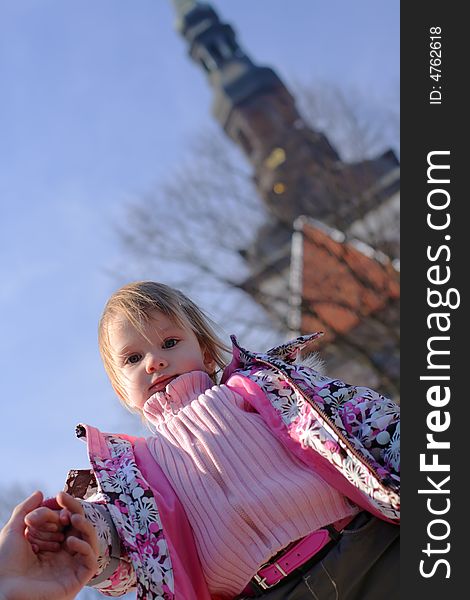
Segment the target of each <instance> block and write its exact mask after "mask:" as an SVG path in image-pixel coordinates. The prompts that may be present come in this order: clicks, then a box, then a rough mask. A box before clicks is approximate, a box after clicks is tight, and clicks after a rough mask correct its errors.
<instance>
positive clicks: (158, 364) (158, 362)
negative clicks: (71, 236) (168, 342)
mask: <svg viewBox="0 0 470 600" xmlns="http://www.w3.org/2000/svg"><path fill="white" fill-rule="evenodd" d="M146 366H147V373H154V372H155V371H161V370H162V369H165V368H166V367H167V366H168V362H167V361H166V360H165V359H164V358H162V357H161V356H155V355H153V354H149V357H148V359H147V365H146Z"/></svg>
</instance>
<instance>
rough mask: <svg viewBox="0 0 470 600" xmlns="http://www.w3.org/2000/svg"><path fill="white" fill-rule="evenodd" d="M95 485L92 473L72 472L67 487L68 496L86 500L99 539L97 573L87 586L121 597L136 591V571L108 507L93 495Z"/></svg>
mask: <svg viewBox="0 0 470 600" xmlns="http://www.w3.org/2000/svg"><path fill="white" fill-rule="evenodd" d="M93 481H94V476H93V474H92V472H91V471H87V470H85V471H71V472H70V473H69V477H68V479H67V484H66V491H67V492H68V493H71V494H72V495H75V494H76V493H77V491H78V490H80V491H81V493H82V494H83V495H85V496H86V497H87V499H86V500H84V499H83V498H80V497H79V498H78V500H79V501H80V503H81V505H82V507H83V510H84V513H85V517H86V518H87V519H88V520H89V521H90V522H91V523H92V525H93V527H94V529H95V531H96V534H97V537H98V570H97V572H96V574H95V576H94V577H93V579H91V580H90V581H89V582H88V584H87V585H88V586H91V587H94V588H95V589H97V590H99V591H100V592H101V593H102V594H105V595H107V596H122V595H124V594H126V593H127V592H129V591H131V590H132V589H134V588H135V587H136V575H135V571H134V568H133V567H132V564H131V562H130V560H129V559H128V557H127V556H126V554H125V553H124V552H123V549H122V546H121V544H120V540H119V536H118V533H117V531H116V528H115V526H114V524H113V521H112V519H111V516H110V514H109V511H108V509H107V507H106V505H105V504H104V503H103V502H102V500H101V501H100V497H99V494H97V493H91V495H90V492H94V491H95V490H94V487H93ZM87 492H88V493H87Z"/></svg>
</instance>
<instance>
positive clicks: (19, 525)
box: [0, 492, 98, 600]
mask: <svg viewBox="0 0 470 600" xmlns="http://www.w3.org/2000/svg"><path fill="white" fill-rule="evenodd" d="M61 496H62V494H59V495H58V496H57V500H58V505H59V507H60V508H67V509H68V510H70V512H71V522H72V524H73V526H74V528H75V529H76V530H77V531H78V533H79V535H78V537H69V538H67V542H66V543H65V544H63V545H62V546H63V547H62V548H61V550H60V551H59V552H53V553H50V552H49V553H46V554H44V555H43V554H41V553H40V554H34V552H32V550H31V546H30V544H29V543H28V542H27V540H26V539H25V523H24V522H25V516H26V515H27V514H28V513H29V514H31V513H32V512H34V511H35V510H37V509H38V508H39V506H40V504H41V501H42V494H41V493H40V492H35V493H34V494H33V495H32V496H30V497H29V498H27V499H26V500H25V501H23V502H22V503H21V504H19V505H18V506H17V507H16V508H15V510H14V511H13V514H12V516H11V518H10V520H9V521H8V523H7V524H6V525H5V527H4V528H3V529H2V530H1V531H0V598H5V599H6V598H15V600H44V599H45V598H47V600H73V598H75V597H76V595H77V594H78V592H79V591H80V589H81V588H82V587H83V586H84V585H85V584H86V583H87V581H89V580H90V578H91V577H93V575H94V574H95V573H96V570H97V558H96V557H97V554H98V544H97V540H96V533H95V531H94V528H93V525H92V524H91V523H90V522H89V521H87V520H86V519H85V517H84V516H83V514H82V513H83V510H82V508H81V505H80V503H79V502H77V501H76V500H74V499H73V498H71V497H70V496H68V497H67V495H66V494H63V496H64V497H63V498H62V497H61ZM69 499H70V501H69ZM75 503H76V504H75ZM77 505H78V506H77Z"/></svg>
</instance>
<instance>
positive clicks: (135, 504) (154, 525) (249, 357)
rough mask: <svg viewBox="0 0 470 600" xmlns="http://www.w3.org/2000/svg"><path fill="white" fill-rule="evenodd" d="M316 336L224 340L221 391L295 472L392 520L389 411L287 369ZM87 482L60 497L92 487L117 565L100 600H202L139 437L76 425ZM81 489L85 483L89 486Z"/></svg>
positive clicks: (393, 458)
mask: <svg viewBox="0 0 470 600" xmlns="http://www.w3.org/2000/svg"><path fill="white" fill-rule="evenodd" d="M317 335H318V334H313V335H311V336H303V337H300V338H297V339H296V340H293V341H292V342H290V343H287V344H283V345H282V346H279V347H277V348H274V349H272V350H270V351H268V352H267V353H266V354H257V353H253V352H249V351H247V350H245V349H243V348H241V347H240V346H239V345H238V343H237V341H236V339H235V338H234V337H232V341H233V359H232V362H231V363H230V365H229V366H228V367H227V368H226V370H225V372H224V375H223V378H222V383H225V385H227V386H228V387H230V388H231V389H233V390H234V391H236V392H238V393H240V394H241V395H242V396H243V398H244V399H245V400H246V401H247V402H249V403H250V404H251V405H252V407H253V408H254V409H255V410H256V411H257V412H258V413H259V414H260V415H261V416H262V417H263V418H264V419H265V421H266V423H267V424H268V426H269V427H270V429H271V431H272V432H273V434H274V435H275V436H277V437H278V438H279V439H280V440H281V441H282V442H283V443H284V444H285V446H286V447H288V448H289V449H290V450H291V451H292V452H293V453H294V454H295V455H296V456H298V457H299V458H300V459H301V460H303V461H304V463H305V464H307V465H309V466H311V468H312V469H315V471H316V472H317V473H319V474H320V475H321V476H322V477H323V479H325V480H326V481H328V483H330V484H331V485H333V486H335V487H336V488H337V489H338V490H339V491H340V492H342V493H343V494H345V495H346V496H348V497H349V498H350V499H351V500H352V501H353V502H355V503H356V504H358V505H359V506H361V507H362V508H364V509H365V510H367V511H369V512H371V513H373V514H375V515H376V516H378V517H380V518H382V519H385V520H387V521H390V522H398V520H399V507H400V501H399V408H398V406H397V405H396V404H394V403H393V402H392V401H390V400H388V399H387V398H384V397H383V396H381V395H380V394H378V393H377V392H374V391H372V390H370V389H368V388H364V387H356V386H351V385H347V384H345V383H344V382H342V381H339V380H334V379H331V378H328V377H325V376H323V375H321V374H320V373H318V372H317V371H315V370H314V369H311V368H309V367H306V366H302V365H297V364H295V363H294V361H295V358H296V357H297V355H298V353H299V352H300V350H301V348H302V347H303V346H305V345H306V344H307V343H309V342H310V341H311V340H312V339H314V338H315V337H316V336H317ZM79 435H80V436H83V435H85V436H86V439H87V444H88V453H89V457H90V462H91V466H92V469H93V475H92V477H90V473H89V472H86V474H85V473H84V472H77V471H72V472H71V477H69V482H70V483H69V489H68V491H70V493H72V494H74V495H76V496H78V497H81V498H87V497H88V496H89V495H90V493H91V492H93V491H96V489H92V488H93V486H95V485H96V486H97V489H98V492H99V495H98V497H97V498H98V500H99V501H101V502H105V503H106V505H107V508H108V510H109V513H110V515H111V518H112V520H113V523H114V525H115V527H116V530H117V532H118V535H119V537H120V540H121V545H122V548H123V550H124V554H125V555H126V558H127V560H123V561H121V562H120V565H119V567H118V568H117V569H116V571H115V572H114V573H113V574H112V575H111V576H110V577H109V579H108V580H107V581H106V582H105V583H104V584H101V585H100V586H99V589H100V591H102V592H103V593H105V594H108V595H121V594H122V593H124V592H125V591H128V590H129V589H130V588H131V587H135V586H136V587H137V598H138V599H139V600H154V599H165V600H170V599H177V600H208V599H209V598H210V595H209V592H208V590H207V586H206V583H205V580H204V576H203V573H202V569H201V566H200V563H199V558H198V556H197V552H196V548H195V544H194V539H193V536H192V532H191V528H190V526H189V524H188V521H187V518H186V515H185V513H184V510H183V508H182V506H181V503H180V501H179V500H178V498H177V497H176V495H175V493H174V491H173V489H172V487H171V485H170V484H169V482H168V480H167V479H166V477H165V475H164V474H163V472H162V470H161V469H160V467H158V465H156V463H155V461H154V459H153V458H152V456H151V455H150V453H149V451H148V449H147V445H146V442H145V439H143V438H135V437H129V436H126V435H121V434H119V435H115V434H105V433H101V432H100V431H98V430H97V429H95V428H93V427H90V426H80V432H79ZM89 484H91V485H89Z"/></svg>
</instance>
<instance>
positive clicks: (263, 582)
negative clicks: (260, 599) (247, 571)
mask: <svg viewBox="0 0 470 600" xmlns="http://www.w3.org/2000/svg"><path fill="white" fill-rule="evenodd" d="M253 579H254V580H255V582H256V585H259V587H260V588H261V589H262V590H263V591H264V590H269V588H272V587H273V586H272V585H270V584H269V583H266V577H260V576H259V575H258V573H256V575H253Z"/></svg>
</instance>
